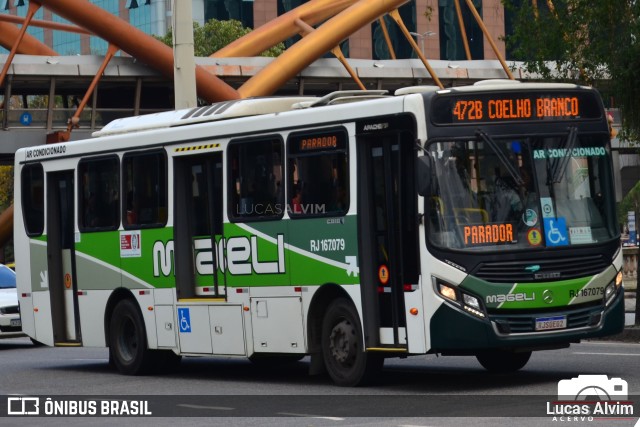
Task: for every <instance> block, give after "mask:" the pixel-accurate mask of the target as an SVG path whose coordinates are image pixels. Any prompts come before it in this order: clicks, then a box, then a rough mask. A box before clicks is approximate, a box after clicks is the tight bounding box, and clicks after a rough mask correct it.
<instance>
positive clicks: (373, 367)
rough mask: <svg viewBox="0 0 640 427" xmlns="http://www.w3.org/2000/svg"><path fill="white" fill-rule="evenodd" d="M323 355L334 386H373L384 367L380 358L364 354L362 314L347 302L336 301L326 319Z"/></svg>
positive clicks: (331, 305)
mask: <svg viewBox="0 0 640 427" xmlns="http://www.w3.org/2000/svg"><path fill="white" fill-rule="evenodd" d="M322 355H323V358H324V362H325V366H326V368H327V372H328V373H329V376H330V377H331V379H332V380H333V382H334V383H335V384H337V385H339V386H345V387H352V386H357V385H364V384H366V383H369V382H370V381H371V380H372V379H373V378H374V377H375V375H376V374H378V373H379V372H380V370H381V368H382V364H383V363H384V359H383V358H382V357H380V356H379V355H374V354H371V353H367V352H365V351H364V344H363V341H362V327H361V325H360V318H359V316H358V312H357V311H356V309H355V307H354V306H353V304H351V302H350V301H349V300H347V299H346V298H338V299H336V300H335V301H333V302H332V303H331V304H330V305H329V307H328V309H327V311H326V313H325V315H324V319H323V322H322Z"/></svg>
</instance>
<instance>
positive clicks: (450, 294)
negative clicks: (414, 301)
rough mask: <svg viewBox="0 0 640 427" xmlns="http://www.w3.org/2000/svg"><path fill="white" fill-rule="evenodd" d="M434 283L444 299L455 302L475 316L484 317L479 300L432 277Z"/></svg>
mask: <svg viewBox="0 0 640 427" xmlns="http://www.w3.org/2000/svg"><path fill="white" fill-rule="evenodd" d="M434 280H435V283H436V289H437V291H438V294H440V295H441V296H442V297H444V298H445V299H447V300H449V301H451V302H453V303H455V304H456V305H457V306H459V307H461V308H462V309H463V310H464V311H465V312H467V313H470V314H473V315H474V316H476V317H481V318H485V317H486V316H487V315H486V313H485V311H484V308H483V307H482V303H481V302H480V300H479V299H478V298H477V297H475V296H473V295H471V294H468V293H466V292H464V291H462V290H460V289H458V288H456V287H454V286H452V285H449V284H447V283H444V282H442V281H440V280H438V279H434Z"/></svg>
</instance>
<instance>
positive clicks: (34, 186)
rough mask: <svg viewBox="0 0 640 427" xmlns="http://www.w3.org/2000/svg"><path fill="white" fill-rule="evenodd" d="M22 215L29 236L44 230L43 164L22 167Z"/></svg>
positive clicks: (39, 233) (37, 234)
mask: <svg viewBox="0 0 640 427" xmlns="http://www.w3.org/2000/svg"><path fill="white" fill-rule="evenodd" d="M22 215H23V218H24V227H25V229H26V231H27V235H29V236H39V235H41V234H42V232H43V231H44V172H43V170H42V165H41V164H33V165H26V166H25V167H24V168H22Z"/></svg>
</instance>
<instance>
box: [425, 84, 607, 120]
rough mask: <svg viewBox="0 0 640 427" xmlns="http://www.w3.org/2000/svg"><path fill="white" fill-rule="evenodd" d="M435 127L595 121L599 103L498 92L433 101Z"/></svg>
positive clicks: (573, 95)
mask: <svg viewBox="0 0 640 427" xmlns="http://www.w3.org/2000/svg"><path fill="white" fill-rule="evenodd" d="M431 116H432V121H433V123H435V124H456V123H491V122H508V121H538V120H541V121H546V120H575V119H598V118H601V117H602V113H601V110H600V102H599V101H598V100H597V99H596V98H595V97H594V96H593V93H586V92H575V91H572V92H567V91H562V92H526V93H517V92H516V93H514V92H497V93H480V94H451V95H444V96H442V97H440V98H436V100H435V101H434V103H433V108H432V114H431Z"/></svg>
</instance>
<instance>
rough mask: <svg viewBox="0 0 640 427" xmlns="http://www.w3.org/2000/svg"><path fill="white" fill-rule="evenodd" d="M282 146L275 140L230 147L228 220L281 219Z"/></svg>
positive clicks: (282, 190) (282, 207)
mask: <svg viewBox="0 0 640 427" xmlns="http://www.w3.org/2000/svg"><path fill="white" fill-rule="evenodd" d="M282 145H283V144H282V141H281V140H280V139H277V138H270V139H266V140H265V139H263V140H250V141H242V142H232V143H231V144H230V145H229V178H230V179H229V185H230V187H231V188H230V189H229V194H230V200H229V217H230V218H231V219H232V220H236V221H246V220H256V219H274V218H281V217H282V214H283V212H284V204H283V200H284V189H283V186H282V175H283V173H282Z"/></svg>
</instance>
